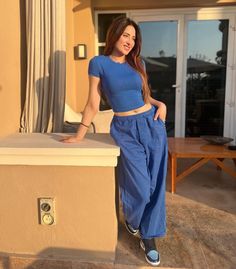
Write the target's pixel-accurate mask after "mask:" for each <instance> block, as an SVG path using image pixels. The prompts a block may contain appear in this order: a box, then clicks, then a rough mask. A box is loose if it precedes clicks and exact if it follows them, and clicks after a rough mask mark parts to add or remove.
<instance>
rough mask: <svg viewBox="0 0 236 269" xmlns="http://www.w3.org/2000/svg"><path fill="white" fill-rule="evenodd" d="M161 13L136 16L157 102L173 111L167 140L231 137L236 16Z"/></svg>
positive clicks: (168, 119)
mask: <svg viewBox="0 0 236 269" xmlns="http://www.w3.org/2000/svg"><path fill="white" fill-rule="evenodd" d="M158 12H159V13H158V14H156V15H155V14H154V13H155V12H154V11H153V12H152V14H151V15H150V16H149V15H148V14H145V15H143V16H142V15H136V14H135V13H134V14H133V15H132V16H133V19H134V20H136V21H137V23H138V24H139V26H140V29H141V32H142V36H143V48H142V51H141V55H142V57H143V59H144V61H145V63H146V69H147V73H148V77H149V85H150V88H151V92H152V96H153V97H154V98H156V99H158V100H163V101H164V102H165V103H166V104H167V106H168V116H167V124H166V126H167V132H168V136H201V135H220V136H222V135H226V136H227V135H228V136H229V135H231V136H232V134H234V133H235V131H233V130H232V124H233V125H234V126H235V127H236V124H235V123H234V122H231V121H232V119H233V120H234V121H235V120H236V119H235V115H234V111H235V98H236V96H235V95H236V93H235V92H236V89H235V87H234V85H235V69H236V68H235V67H234V66H236V64H235V63H234V61H235V60H234V59H235V58H236V56H235V53H236V51H235V49H234V48H235V47H236V38H235V26H234V25H235V15H232V14H227V13H222V14H220V13H219V12H218V13H214V12H210V13H207V12H203V13H201V14H200V13H199V14H197V13H195V14H184V13H183V11H182V12H181V11H179V15H178V14H177V15H176V14H175V15H173V12H172V14H169V15H168V14H165V15H163V12H162V13H161V11H158ZM176 13H178V12H176ZM160 14H162V15H160ZM232 99H233V100H232ZM235 135H236V134H235Z"/></svg>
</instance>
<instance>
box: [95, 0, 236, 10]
mask: <svg viewBox="0 0 236 269" xmlns="http://www.w3.org/2000/svg"><path fill="white" fill-rule="evenodd" d="M232 4H236V0H190V1H189V0H175V1H173V0H156V1H155V0H145V1H143V0H129V1H126V0H114V1H109V0H93V7H94V8H95V9H116V8H117V9H118V8H119V9H132V8H134V9H136V8H176V7H194V6H195V7H210V6H220V5H232Z"/></svg>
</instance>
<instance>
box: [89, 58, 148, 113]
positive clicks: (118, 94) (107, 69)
mask: <svg viewBox="0 0 236 269" xmlns="http://www.w3.org/2000/svg"><path fill="white" fill-rule="evenodd" d="M88 73H89V75H90V76H95V77H99V78H100V79H101V88H102V91H103V92H104V94H105V95H106V97H107V99H108V102H109V104H110V105H111V107H112V109H113V111H114V112H124V111H129V110H133V109H136V108H138V107H141V106H143V105H144V100H143V95H142V79H141V77H140V75H139V73H138V72H137V71H136V70H135V69H134V68H132V67H131V66H130V65H129V64H128V63H127V62H125V63H117V62H114V61H113V60H112V59H111V58H110V57H109V56H105V55H100V56H95V57H93V58H92V59H91V60H90V62H89V69H88Z"/></svg>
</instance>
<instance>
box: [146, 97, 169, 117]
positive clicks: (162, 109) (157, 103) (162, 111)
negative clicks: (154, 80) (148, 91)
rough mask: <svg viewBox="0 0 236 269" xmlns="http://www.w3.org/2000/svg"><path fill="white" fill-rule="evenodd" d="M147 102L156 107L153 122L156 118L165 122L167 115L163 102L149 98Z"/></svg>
mask: <svg viewBox="0 0 236 269" xmlns="http://www.w3.org/2000/svg"><path fill="white" fill-rule="evenodd" d="M149 102H150V103H151V104H152V105H153V106H156V107H158V109H157V112H156V114H155V117H154V120H157V118H158V117H160V119H161V120H163V121H165V120H166V113H167V108H166V105H165V104H164V103H163V102H161V101H158V100H156V99H154V98H152V97H151V96H150V97H149Z"/></svg>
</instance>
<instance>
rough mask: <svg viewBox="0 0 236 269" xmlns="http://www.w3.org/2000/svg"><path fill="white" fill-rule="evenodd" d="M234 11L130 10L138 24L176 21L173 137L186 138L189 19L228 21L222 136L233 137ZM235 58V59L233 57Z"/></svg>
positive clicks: (235, 94)
mask: <svg viewBox="0 0 236 269" xmlns="http://www.w3.org/2000/svg"><path fill="white" fill-rule="evenodd" d="M235 12H236V8H231V9H229V8H212V9H209V8H206V9H200V10H199V9H168V10H151V11H150V10H149V11H148V10H142V11H140V10H139V11H130V12H128V15H129V17H131V18H132V19H133V20H135V21H136V22H137V23H138V22H141V21H142V22H144V21H168V20H174V21H177V22H178V30H177V31H178V33H177V66H176V85H177V88H176V101H175V109H176V111H175V137H184V136H185V111H186V71H187V25H188V24H187V23H188V21H191V20H218V19H228V20H229V33H228V50H227V68H226V85H225V113H224V132H223V133H224V136H230V137H233V138H235V137H236V48H234V47H235V46H236V37H235V36H236V34H235V33H236V30H235V29H236V15H235ZM233 55H234V57H232V56H233Z"/></svg>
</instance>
